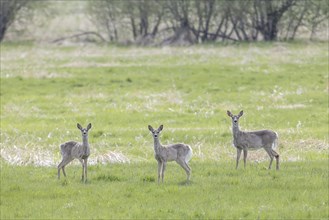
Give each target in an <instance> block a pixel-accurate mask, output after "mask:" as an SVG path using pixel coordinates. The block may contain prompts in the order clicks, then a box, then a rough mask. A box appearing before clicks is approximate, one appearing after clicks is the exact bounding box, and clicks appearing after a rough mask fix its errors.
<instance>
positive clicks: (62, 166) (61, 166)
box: [57, 158, 72, 179]
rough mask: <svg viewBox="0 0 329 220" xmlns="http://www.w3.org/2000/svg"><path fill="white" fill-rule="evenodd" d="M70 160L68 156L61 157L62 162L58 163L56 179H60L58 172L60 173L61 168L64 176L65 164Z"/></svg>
mask: <svg viewBox="0 0 329 220" xmlns="http://www.w3.org/2000/svg"><path fill="white" fill-rule="evenodd" d="M71 161H72V160H71V159H68V158H63V160H62V162H60V163H59V165H58V167H57V168H58V179H60V174H61V169H62V170H63V175H64V176H65V177H66V173H65V170H64V168H65V166H66V165H67V164H68V163H70V162H71Z"/></svg>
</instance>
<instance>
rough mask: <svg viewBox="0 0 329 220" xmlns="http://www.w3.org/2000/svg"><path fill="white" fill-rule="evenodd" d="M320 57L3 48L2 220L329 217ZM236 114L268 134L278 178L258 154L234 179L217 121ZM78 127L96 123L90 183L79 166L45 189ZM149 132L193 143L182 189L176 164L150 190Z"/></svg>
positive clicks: (324, 67) (243, 50)
mask: <svg viewBox="0 0 329 220" xmlns="http://www.w3.org/2000/svg"><path fill="white" fill-rule="evenodd" d="M327 48H328V42H324V43H296V44H290V43H274V44H237V45H229V46H223V45H206V46H203V47H201V46H194V47H187V48H134V47H132V48H125V47H115V46H103V47H101V46H86V47H53V46H49V45H43V46H41V45H35V46H33V45H31V44H26V45H25V44H3V43H2V44H1V75H0V76H1V90H0V95H1V96H0V97H1V118H0V119H1V158H2V159H1V218H2V219H6V218H24V219H25V218H30V219H35V218H54V219H57V218H105V219H106V218H223V219H228V218H231V219H233V218H234V219H236V218H250V219H256V218H260V219H270V218H286V219H289V218H290V219H296V218H323V219H325V218H328V216H329V215H328V196H327V195H328V112H327V109H328V51H327ZM241 109H243V110H244V113H245V114H244V116H243V117H242V118H241V119H240V125H241V127H242V129H244V130H258V129H263V128H267V129H272V130H275V131H277V132H278V133H279V138H280V144H279V153H280V158H281V160H282V163H281V165H282V167H281V170H280V171H279V172H276V171H274V170H273V171H267V170H266V169H265V168H264V167H267V166H268V162H269V160H268V156H267V155H266V153H265V151H262V150H260V151H255V152H250V153H249V154H248V158H249V160H248V164H247V168H246V170H244V169H243V168H242V166H241V167H240V170H238V171H236V170H234V167H235V165H234V163H235V154H236V150H235V149H234V148H233V147H232V135H231V128H230V127H231V120H230V119H229V117H228V116H227V115H226V110H231V111H232V112H233V113H238V112H239V111H240V110H241ZM77 122H79V123H80V124H82V125H83V126H86V125H87V123H89V122H91V123H92V125H93V127H92V129H91V131H90V138H89V141H90V144H91V153H92V154H91V156H90V160H89V161H90V169H89V183H88V184H87V185H83V184H81V183H80V181H79V180H80V175H81V168H80V165H78V166H74V165H70V166H68V167H67V174H68V177H67V179H66V180H64V179H62V180H60V181H58V180H57V179H56V174H57V170H56V165H57V164H58V163H59V162H60V159H61V157H60V153H59V145H60V144H61V143H63V142H65V141H68V140H77V141H80V139H81V137H80V132H79V131H78V129H77V128H76V123H77ZM148 124H151V125H152V126H153V127H158V126H159V125H160V124H164V130H163V133H162V136H161V142H162V143H164V144H167V143H172V142H185V143H187V144H189V145H191V147H192V148H193V151H194V156H193V159H192V161H191V167H192V170H193V174H192V183H191V184H189V185H186V184H184V182H183V181H184V179H185V174H184V172H183V170H182V169H181V168H180V167H178V165H176V164H171V165H169V166H168V169H167V173H166V178H165V184H164V185H161V186H158V185H157V184H156V182H155V181H156V162H155V159H154V157H153V140H152V137H151V135H150V134H149V131H148V129H147V125H148ZM110 154H116V155H117V156H120V158H123V159H124V160H125V161H127V160H129V161H130V163H128V164H122V163H116V162H118V161H115V160H111V159H109V157H108V156H109V155H110ZM112 163H114V164H112ZM75 164H78V163H75ZM22 165H23V166H22ZM40 210H42V211H40Z"/></svg>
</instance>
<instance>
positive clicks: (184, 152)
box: [148, 125, 193, 184]
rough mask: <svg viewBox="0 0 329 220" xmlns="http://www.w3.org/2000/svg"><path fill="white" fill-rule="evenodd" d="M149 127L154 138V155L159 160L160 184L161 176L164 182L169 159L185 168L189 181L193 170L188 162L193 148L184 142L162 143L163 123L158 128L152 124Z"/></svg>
mask: <svg viewBox="0 0 329 220" xmlns="http://www.w3.org/2000/svg"><path fill="white" fill-rule="evenodd" d="M148 129H149V130H150V131H151V134H152V136H153V139H154V156H155V159H156V160H157V161H158V184H159V183H160V178H161V182H162V183H163V179H164V173H165V170H166V165H167V162H168V161H176V162H177V163H178V164H179V165H180V166H181V167H182V168H183V169H184V170H185V172H186V175H187V182H189V181H190V176H191V171H192V170H191V168H190V166H189V165H188V162H189V161H190V159H191V158H192V155H193V151H192V148H191V147H190V146H189V145H187V144H183V143H179V144H170V145H167V146H165V145H162V144H161V143H160V140H159V136H160V133H161V131H162V129H163V125H160V127H159V128H158V129H157V130H155V129H153V128H152V126H151V125H149V126H148Z"/></svg>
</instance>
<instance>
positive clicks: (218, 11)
mask: <svg viewBox="0 0 329 220" xmlns="http://www.w3.org/2000/svg"><path fill="white" fill-rule="evenodd" d="M328 9H329V6H328V2H327V1H326V0H314V1H313V0H312V1H299V0H266V1H263V0H246V1H239V0H231V1H220V0H205V1H199V0H147V1H145V0H134V1H129V0H126V1H118V0H103V1H35V0H2V1H1V20H0V41H1V40H3V39H8V40H10V39H11V40H12V39H17V38H24V39H33V40H34V41H35V40H37V41H40V40H41V41H45V40H47V41H53V42H56V43H63V41H64V40H67V39H70V40H72V39H73V40H78V41H81V40H83V41H98V42H114V43H120V44H138V45H190V44H195V43H203V42H217V41H223V42H227V41H228V42H232V41H233V42H236V41H273V40H293V39H301V38H308V39H312V40H316V39H327V31H326V30H327V29H328V27H329V26H328ZM62 21H65V25H63V24H62ZM72 21H75V22H72ZM63 26H66V27H70V28H67V29H66V30H64V29H63V28H62V27H63ZM37 30H42V35H40V34H38V31H37ZM63 31H64V32H63ZM6 32H9V33H7V34H6ZM5 34H6V35H7V37H6V38H5Z"/></svg>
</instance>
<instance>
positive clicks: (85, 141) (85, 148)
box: [82, 136, 89, 155]
mask: <svg viewBox="0 0 329 220" xmlns="http://www.w3.org/2000/svg"><path fill="white" fill-rule="evenodd" d="M82 148H83V152H84V154H85V155H89V143H88V136H83V137H82Z"/></svg>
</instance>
